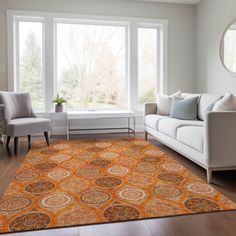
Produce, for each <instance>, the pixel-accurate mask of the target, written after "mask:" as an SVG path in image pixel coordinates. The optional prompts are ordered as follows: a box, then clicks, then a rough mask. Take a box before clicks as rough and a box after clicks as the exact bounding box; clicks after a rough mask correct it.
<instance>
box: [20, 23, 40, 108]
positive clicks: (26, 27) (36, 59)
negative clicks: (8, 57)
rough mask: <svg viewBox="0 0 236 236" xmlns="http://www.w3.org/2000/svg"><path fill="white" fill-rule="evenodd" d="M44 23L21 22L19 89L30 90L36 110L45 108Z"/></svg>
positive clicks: (21, 90) (22, 90)
mask: <svg viewBox="0 0 236 236" xmlns="http://www.w3.org/2000/svg"><path fill="white" fill-rule="evenodd" d="M42 38H43V25H42V23H41V22H27V21H25V22H24V21H20V22H19V47H18V53H19V54H18V55H19V57H18V61H19V67H18V70H19V72H18V77H19V78H18V84H17V87H18V89H17V90H18V91H20V92H29V93H30V96H31V100H32V105H33V107H34V109H35V110H43V109H44V73H43V47H42Z"/></svg>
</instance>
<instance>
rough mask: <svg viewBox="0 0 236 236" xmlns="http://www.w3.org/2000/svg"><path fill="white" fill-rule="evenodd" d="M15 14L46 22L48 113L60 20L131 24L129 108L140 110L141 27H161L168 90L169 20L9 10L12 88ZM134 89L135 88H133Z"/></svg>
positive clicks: (11, 80) (163, 88) (163, 89)
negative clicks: (139, 34)
mask: <svg viewBox="0 0 236 236" xmlns="http://www.w3.org/2000/svg"><path fill="white" fill-rule="evenodd" d="M15 17H19V18H21V17H25V18H27V17H32V18H37V17H39V18H41V19H42V18H43V19H44V23H45V26H44V27H45V28H44V33H45V37H44V40H45V48H44V50H45V53H44V60H45V68H44V71H45V85H47V86H45V112H49V111H50V110H51V109H50V108H51V101H52V100H53V97H54V95H55V93H56V82H55V81H56V73H55V72H56V71H55V69H56V63H55V56H56V55H55V40H56V35H55V32H56V30H55V26H56V24H55V22H57V21H58V20H60V19H63V21H64V20H65V19H67V20H68V21H69V22H71V21H75V22H76V21H77V22H78V21H80V22H83V23H86V22H87V23H91V22H93V23H94V21H96V22H98V23H99V24H108V25H109V24H111V22H112V24H114V25H115V24H118V25H120V24H126V25H127V24H129V30H128V33H129V34H127V39H126V40H127V43H128V44H127V47H128V50H127V55H126V57H127V62H128V63H127V66H128V68H127V70H126V71H127V74H128V75H127V79H128V100H127V101H128V108H129V109H130V110H133V111H135V112H137V113H140V112H138V27H142V26H144V27H152V28H154V27H158V28H159V29H160V45H161V46H160V50H161V51H160V70H159V73H160V74H159V77H160V91H159V92H160V93H168V20H166V19H151V18H134V17H116V16H98V15H81V14H65V13H53V12H38V11H18V10H7V30H8V33H7V36H8V90H9V91H15V89H16V87H15V86H16V83H15V82H16V81H15V78H16V65H15V64H16V63H15V55H14V53H15V48H14V47H15V45H14V42H15V36H16V35H15V30H14V28H15ZM131 88H132V89H131Z"/></svg>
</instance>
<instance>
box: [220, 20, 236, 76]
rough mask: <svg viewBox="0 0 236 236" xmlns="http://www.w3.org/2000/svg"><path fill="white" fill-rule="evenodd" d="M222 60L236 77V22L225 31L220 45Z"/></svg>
mask: <svg viewBox="0 0 236 236" xmlns="http://www.w3.org/2000/svg"><path fill="white" fill-rule="evenodd" d="M220 58H221V61H222V63H223V65H224V67H225V68H226V69H227V70H228V71H229V72H231V73H234V74H235V75H236V20H235V21H234V22H232V23H231V24H230V25H229V26H228V27H227V28H226V30H225V31H224V34H223V37H222V39H221V43H220Z"/></svg>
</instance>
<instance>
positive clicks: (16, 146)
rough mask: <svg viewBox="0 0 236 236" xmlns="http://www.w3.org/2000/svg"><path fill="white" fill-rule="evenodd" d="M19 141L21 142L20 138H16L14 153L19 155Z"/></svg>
mask: <svg viewBox="0 0 236 236" xmlns="http://www.w3.org/2000/svg"><path fill="white" fill-rule="evenodd" d="M18 141H19V138H18V137H15V138H14V152H15V154H17V149H18Z"/></svg>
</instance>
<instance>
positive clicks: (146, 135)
mask: <svg viewBox="0 0 236 236" xmlns="http://www.w3.org/2000/svg"><path fill="white" fill-rule="evenodd" d="M147 139H148V133H147V132H145V140H146V141H147Z"/></svg>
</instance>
